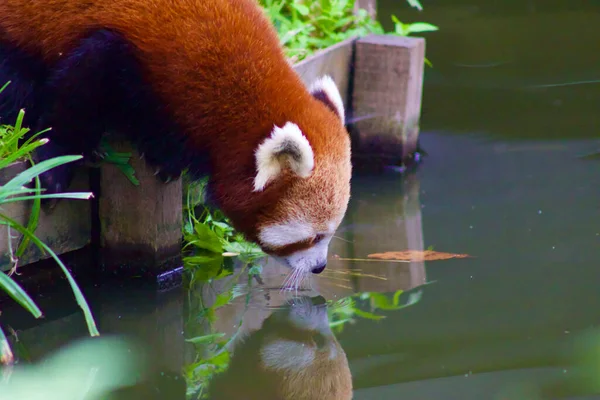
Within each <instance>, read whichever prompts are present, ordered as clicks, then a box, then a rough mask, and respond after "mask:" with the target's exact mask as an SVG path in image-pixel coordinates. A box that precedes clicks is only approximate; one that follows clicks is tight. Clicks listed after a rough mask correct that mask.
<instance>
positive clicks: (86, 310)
mask: <svg viewBox="0 0 600 400" xmlns="http://www.w3.org/2000/svg"><path fill="white" fill-rule="evenodd" d="M48 161H51V160H48ZM40 164H41V163H40ZM40 164H38V165H40ZM34 168H35V167H34ZM0 219H3V220H5V221H6V222H8V223H9V225H10V226H11V227H12V228H13V229H15V230H17V231H19V232H20V233H21V234H22V235H24V236H28V237H29V238H30V239H31V241H32V242H33V243H35V245H36V246H38V247H39V248H40V250H42V251H46V252H48V254H50V256H51V257H52V258H53V259H54V260H55V261H56V263H57V264H58V265H59V266H60V268H61V269H62V271H63V273H64V274H65V276H66V277H67V281H68V282H69V285H71V290H73V294H74V295H75V299H76V300H77V304H78V305H79V307H81V309H82V310H83V315H84V317H85V322H86V324H87V326H88V331H89V333H90V336H99V335H100V333H99V332H98V328H97V327H96V322H95V321H94V317H93V316H92V312H91V310H90V307H89V306H88V304H87V301H86V300H85V297H84V296H83V293H82V292H81V289H79V286H77V282H75V280H74V279H73V276H72V275H71V273H70V272H69V270H68V269H67V267H66V266H65V265H64V264H63V262H62V261H61V260H60V258H58V256H57V255H56V253H54V251H52V249H51V248H50V247H48V246H47V245H46V244H45V243H44V242H42V241H41V240H40V239H38V238H37V236H35V235H34V234H33V233H32V232H31V231H29V230H28V229H27V228H25V227H24V226H22V225H21V224H19V223H18V222H16V221H15V220H13V219H12V218H10V217H8V216H6V215H4V214H0Z"/></svg>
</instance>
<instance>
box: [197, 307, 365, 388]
mask: <svg viewBox="0 0 600 400" xmlns="http://www.w3.org/2000/svg"><path fill="white" fill-rule="evenodd" d="M232 353H233V356H232V357H231V359H230V363H229V366H228V368H227V369H226V370H225V371H224V372H222V373H220V374H217V375H216V376H214V377H213V378H212V380H211V381H210V382H209V383H208V398H209V399H210V400H242V399H243V400H350V399H352V394H353V392H352V375H351V373H350V368H349V366H348V359H347V357H346V353H345V352H344V349H343V348H342V346H341V345H340V343H339V342H338V340H337V339H336V337H335V335H334V334H333V332H332V331H331V329H330V327H329V319H328V316H327V305H326V304H325V299H324V298H323V297H322V296H316V297H312V298H311V297H299V298H295V299H293V301H292V302H291V303H290V304H288V305H286V306H284V307H281V308H279V309H276V311H275V312H273V313H272V314H271V315H269V316H268V317H267V318H266V319H265V320H264V322H263V324H262V326H261V327H260V328H259V329H257V330H255V331H253V332H249V333H248V334H247V336H245V337H242V338H240V339H237V341H236V342H235V344H234V346H233V349H232Z"/></svg>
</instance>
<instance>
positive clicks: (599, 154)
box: [578, 150, 600, 160]
mask: <svg viewBox="0 0 600 400" xmlns="http://www.w3.org/2000/svg"><path fill="white" fill-rule="evenodd" d="M578 158H580V159H582V160H599V159H600V150H599V151H595V152H593V153H587V154H582V155H580V156H579V157H578Z"/></svg>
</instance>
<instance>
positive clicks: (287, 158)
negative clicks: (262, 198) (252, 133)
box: [254, 122, 315, 192]
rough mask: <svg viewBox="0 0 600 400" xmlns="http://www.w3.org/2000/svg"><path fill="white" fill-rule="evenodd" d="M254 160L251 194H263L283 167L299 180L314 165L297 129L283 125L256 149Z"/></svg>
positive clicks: (274, 130) (311, 156) (289, 123)
mask: <svg viewBox="0 0 600 400" xmlns="http://www.w3.org/2000/svg"><path fill="white" fill-rule="evenodd" d="M255 158H256V170H257V173H256V177H255V178H254V191H255V192H260V191H261V190H263V189H264V188H265V186H267V184H268V183H269V182H270V181H272V180H273V179H275V178H277V176H279V174H280V173H281V171H282V170H283V169H284V168H285V167H289V168H290V169H291V170H292V172H294V173H295V174H296V175H298V176H299V177H301V178H308V177H309V176H310V175H311V173H312V170H313V167H314V164H315V160H314V154H313V150H312V147H311V146H310V143H309V142H308V139H306V137H305V136H304V135H303V134H302V131H301V130H300V128H299V127H298V125H296V124H294V123H292V122H287V123H286V124H285V125H284V126H283V128H280V127H278V126H275V128H274V129H273V131H272V132H271V136H270V137H268V138H267V139H265V140H264V141H263V142H262V143H261V144H260V146H258V148H257V149H256V152H255Z"/></svg>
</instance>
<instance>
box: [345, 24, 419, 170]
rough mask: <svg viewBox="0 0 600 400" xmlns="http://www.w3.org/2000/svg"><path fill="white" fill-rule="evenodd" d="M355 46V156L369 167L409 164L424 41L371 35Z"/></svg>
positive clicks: (416, 128)
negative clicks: (374, 165) (369, 165)
mask: <svg viewBox="0 0 600 400" xmlns="http://www.w3.org/2000/svg"><path fill="white" fill-rule="evenodd" d="M355 46H356V48H355V60H354V77H353V91H352V97H351V108H352V113H353V118H354V119H355V120H357V121H356V122H354V123H353V124H352V125H351V126H350V127H349V128H350V131H351V135H352V136H353V142H354V143H353V154H354V156H355V158H356V160H357V161H366V163H365V164H371V165H373V164H382V163H383V164H396V163H409V162H410V161H411V157H412V155H413V154H414V152H415V151H416V149H417V141H418V136H419V119H420V114H421V97H422V87H423V69H424V60H425V39H423V38H412V37H411V38H408V37H399V36H391V35H369V36H367V37H365V38H362V39H359V40H357V41H356V44H355ZM361 117H365V118H364V119H362V120H361Z"/></svg>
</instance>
